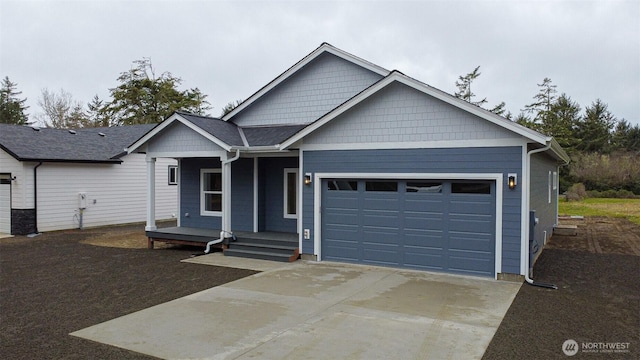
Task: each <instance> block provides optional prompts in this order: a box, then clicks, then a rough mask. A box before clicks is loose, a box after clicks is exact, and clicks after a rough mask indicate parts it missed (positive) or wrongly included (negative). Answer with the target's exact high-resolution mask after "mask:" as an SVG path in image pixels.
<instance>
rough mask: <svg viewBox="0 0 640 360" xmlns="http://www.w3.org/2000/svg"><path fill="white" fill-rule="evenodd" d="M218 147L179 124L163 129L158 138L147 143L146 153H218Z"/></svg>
mask: <svg viewBox="0 0 640 360" xmlns="http://www.w3.org/2000/svg"><path fill="white" fill-rule="evenodd" d="M220 150H222V149H221V148H220V147H219V146H218V145H216V144H214V143H212V142H211V141H210V140H208V139H206V138H205V137H204V136H202V135H200V134H198V133H197V132H195V131H193V130H191V129H190V128H188V127H187V126H185V125H183V124H181V123H174V124H172V125H171V126H169V127H168V128H167V129H164V131H162V133H161V134H160V136H157V137H154V138H153V139H152V140H151V141H150V142H149V148H148V149H147V151H148V152H150V153H152V152H162V153H170V152H187V151H220Z"/></svg>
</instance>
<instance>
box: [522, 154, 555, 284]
mask: <svg viewBox="0 0 640 360" xmlns="http://www.w3.org/2000/svg"><path fill="white" fill-rule="evenodd" d="M550 148H551V142H549V143H548V144H547V145H546V146H545V147H543V148H540V149H534V150H531V151H529V152H527V163H526V164H525V168H526V170H527V192H528V194H525V201H526V209H527V212H529V211H531V209H530V208H529V206H530V202H531V199H530V198H531V155H533V154H537V153H540V152H544V151H547V150H549V149H550ZM523 215H524V214H523ZM526 218H527V231H525V234H526V235H525V242H526V249H527V251H526V254H525V255H526V257H525V263H526V265H527V266H526V268H525V273H524V280H525V281H526V282H527V284H529V285H533V286H539V287H543V288H547V289H555V290H557V289H558V286H556V285H554V284H547V283H542V282H535V281H534V280H533V279H531V278H530V277H529V259H530V258H531V255H530V254H529V252H530V251H531V247H530V246H529V241H530V239H529V229H530V228H531V222H530V219H529V214H527V217H526Z"/></svg>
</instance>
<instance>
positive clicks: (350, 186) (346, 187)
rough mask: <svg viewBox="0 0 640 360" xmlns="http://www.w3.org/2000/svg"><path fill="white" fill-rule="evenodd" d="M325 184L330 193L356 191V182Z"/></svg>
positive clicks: (330, 182)
mask: <svg viewBox="0 0 640 360" xmlns="http://www.w3.org/2000/svg"><path fill="white" fill-rule="evenodd" d="M327 183H328V185H329V190H331V191H358V182H357V181H346V180H329V181H327Z"/></svg>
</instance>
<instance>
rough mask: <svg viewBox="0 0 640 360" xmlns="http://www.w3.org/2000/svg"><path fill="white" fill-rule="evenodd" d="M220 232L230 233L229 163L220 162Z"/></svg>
mask: <svg viewBox="0 0 640 360" xmlns="http://www.w3.org/2000/svg"><path fill="white" fill-rule="evenodd" d="M222 230H224V231H231V162H229V161H223V162H222ZM225 236H226V235H225Z"/></svg>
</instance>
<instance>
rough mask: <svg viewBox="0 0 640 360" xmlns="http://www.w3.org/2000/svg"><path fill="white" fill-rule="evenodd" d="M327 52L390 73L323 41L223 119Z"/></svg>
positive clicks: (368, 67)
mask: <svg viewBox="0 0 640 360" xmlns="http://www.w3.org/2000/svg"><path fill="white" fill-rule="evenodd" d="M325 53H329V54H333V55H335V56H338V57H340V58H342V59H345V60H347V61H349V62H351V63H354V64H356V65H359V66H361V67H363V68H365V69H367V70H370V71H372V72H374V73H376V74H379V75H381V76H387V75H388V74H389V70H387V69H385V68H383V67H380V66H378V65H376V64H373V63H371V62H369V61H366V60H364V59H362V58H359V57H357V56H355V55H353V54H349V53H348V52H346V51H344V50H341V49H338V48H337V47H335V46H333V45H331V44H329V43H326V42H324V43H322V44H321V45H320V46H319V47H318V48H316V49H315V50H313V51H312V52H311V53H310V54H309V55H307V56H305V57H304V58H302V60H300V61H298V62H297V63H295V64H294V65H293V66H291V67H290V68H288V69H287V70H286V71H285V72H283V73H282V74H280V75H278V76H277V77H276V78H275V79H273V80H271V82H269V83H268V84H267V85H265V86H263V87H262V88H261V89H260V90H258V91H256V92H255V93H254V94H253V95H251V96H249V98H248V99H246V100H245V101H243V102H242V103H240V105H238V106H237V107H235V108H234V109H233V110H231V111H230V112H229V113H227V114H225V115H224V116H223V117H222V120H224V121H228V120H230V119H231V118H233V117H234V116H235V115H236V114H238V113H239V112H241V111H242V110H244V109H245V108H247V107H249V105H251V104H252V103H254V102H255V101H256V100H258V99H259V98H260V97H262V96H263V95H265V94H266V93H268V92H269V91H271V89H273V88H275V87H276V86H278V85H279V84H281V83H282V82H284V81H285V80H287V79H288V78H290V77H291V76H292V75H293V74H295V73H296V72H297V71H298V70H300V69H301V68H303V67H304V66H305V65H307V64H308V63H310V62H312V61H313V60H315V59H316V58H317V57H319V56H320V55H322V54H325Z"/></svg>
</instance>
